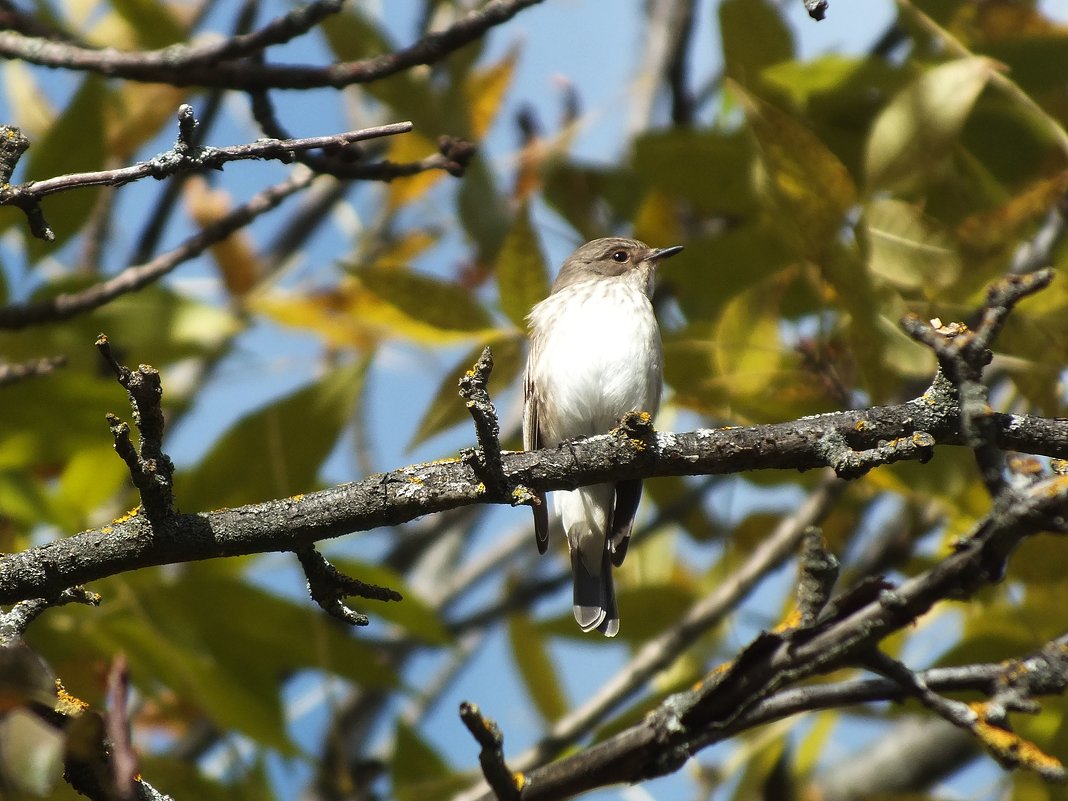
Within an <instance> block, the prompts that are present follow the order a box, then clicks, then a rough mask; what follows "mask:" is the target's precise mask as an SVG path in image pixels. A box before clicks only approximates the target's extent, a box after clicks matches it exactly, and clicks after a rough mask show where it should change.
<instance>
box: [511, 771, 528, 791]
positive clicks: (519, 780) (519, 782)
mask: <svg viewBox="0 0 1068 801" xmlns="http://www.w3.org/2000/svg"><path fill="white" fill-rule="evenodd" d="M512 781H513V782H515V789H517V790H522V789H523V788H524V787H526V786H527V776H526V774H525V773H523V772H522V771H516V772H515V773H513V774H512Z"/></svg>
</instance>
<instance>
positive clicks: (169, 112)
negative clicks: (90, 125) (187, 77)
mask: <svg viewBox="0 0 1068 801" xmlns="http://www.w3.org/2000/svg"><path fill="white" fill-rule="evenodd" d="M188 94H189V91H188V90H187V89H184V88H182V87H177V86H167V85H165V84H160V83H148V84H145V83H123V84H120V85H119V87H118V88H117V89H116V91H115V92H114V93H112V94H111V95H109V96H108V111H107V115H106V116H105V118H104V135H105V137H106V142H107V148H108V152H109V153H111V154H113V155H114V156H116V157H117V158H119V159H122V160H124V161H125V160H128V159H129V158H130V157H131V156H132V155H133V153H134V152H135V151H136V150H137V148H139V147H140V146H141V145H143V144H144V143H145V142H147V141H148V140H149V139H151V138H152V137H154V136H155V135H156V134H157V133H159V130H160V128H161V127H162V126H164V125H166V124H167V123H168V122H173V127H174V129H175V132H176V133H177V129H178V122H177V111H178V106H179V105H181V104H182V103H183V102H185V99H186V97H187V96H188Z"/></svg>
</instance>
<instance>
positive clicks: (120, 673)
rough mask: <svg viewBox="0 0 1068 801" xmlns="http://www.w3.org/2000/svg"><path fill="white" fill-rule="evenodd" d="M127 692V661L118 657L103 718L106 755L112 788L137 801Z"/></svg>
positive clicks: (113, 662) (112, 664)
mask: <svg viewBox="0 0 1068 801" xmlns="http://www.w3.org/2000/svg"><path fill="white" fill-rule="evenodd" d="M129 689H130V674H129V671H128V669H127V664H126V658H125V657H124V656H123V655H122V654H119V655H118V656H116V657H115V659H114V660H113V661H112V663H111V670H110V671H109V672H108V690H107V696H108V711H107V715H106V716H105V718H104V721H105V725H106V727H107V736H108V756H109V757H110V759H109V761H110V762H111V776H112V782H113V784H114V786H115V789H116V790H117V791H118V794H119V798H120V799H122V801H134V799H136V798H137V796H138V793H137V774H138V769H137V754H135V753H134V750H133V744H132V743H131V742H130V719H129V712H128V710H127V705H126V702H127V700H128V695H129Z"/></svg>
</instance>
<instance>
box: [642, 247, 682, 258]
mask: <svg viewBox="0 0 1068 801" xmlns="http://www.w3.org/2000/svg"><path fill="white" fill-rule="evenodd" d="M681 252H682V245H674V246H672V247H670V248H653V250H652V252H650V253H649V259H650V260H652V261H660V260H661V259H667V258H671V257H672V256H674V255H675V254H676V253H681Z"/></svg>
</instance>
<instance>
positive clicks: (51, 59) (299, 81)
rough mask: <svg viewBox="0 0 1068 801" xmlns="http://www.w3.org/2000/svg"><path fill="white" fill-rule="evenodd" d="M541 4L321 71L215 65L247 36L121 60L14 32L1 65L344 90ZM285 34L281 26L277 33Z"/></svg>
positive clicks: (496, 5)
mask: <svg viewBox="0 0 1068 801" xmlns="http://www.w3.org/2000/svg"><path fill="white" fill-rule="evenodd" d="M540 2H542V0H490V2H488V3H486V5H484V6H483V7H482V8H480V9H477V10H475V11H471V12H470V13H468V14H467V15H466V16H464V17H462V18H460V19H459V20H457V21H456V22H455V23H453V24H452V25H451V26H449V27H448V28H446V29H445V30H443V31H437V32H435V33H430V34H427V35H426V36H424V37H423V38H422V39H420V40H419V41H418V42H415V43H414V44H412V45H410V46H409V47H406V48H404V49H402V50H398V51H396V52H394V53H383V54H381V55H378V56H374V57H372V58H367V59H361V60H359V61H347V62H341V63H338V64H331V65H329V66H321V67H320V66H307V65H288V64H257V63H255V62H253V61H250V60H245V59H236V58H233V57H230V58H227V60H218V59H219V56H218V53H219V52H220V51H221V52H222V53H224V54H225V53H226V51H227V50H228V49H229V50H232V51H233V52H234V53H237V54H247V53H248V52H249V51H250V50H251V45H250V41H251V40H250V39H247V38H243V37H231V39H229V40H227V41H226V42H224V43H222V44H219V45H210V46H204V47H181V46H178V47H167V48H164V49H162V50H150V51H144V52H125V53H123V52H119V51H116V50H112V49H107V50H93V49H90V48H86V47H81V46H78V45H76V44H73V43H69V42H56V41H51V40H49V39H42V38H39V37H34V36H26V35H25V34H22V33H18V32H16V31H12V30H6V31H0V58H7V59H20V60H22V61H26V62H29V63H31V64H39V65H41V66H44V67H54V68H60V69H70V70H82V71H85V72H96V73H99V74H101V75H106V76H108V77H110V78H124V79H126V80H130V81H145V82H148V83H165V84H170V85H172V86H206V87H220V88H228V89H243V90H250V89H310V88H314V87H328V86H329V87H334V88H341V87H344V86H350V85H352V84H357V83H369V82H371V81H376V80H379V79H381V78H385V77H388V76H390V75H394V74H396V73H398V72H402V71H403V70H406V69H409V68H411V67H415V66H418V65H420V64H435V63H437V62H438V61H441V60H442V59H443V58H445V56H447V55H449V54H450V53H452V52H453V51H455V50H458V49H459V48H461V47H463V46H464V45H466V44H470V43H471V42H474V41H476V40H477V39H479V38H481V37H482V36H483V35H484V34H485V33H486V31H488V30H490V29H491V28H493V27H496V26H497V25H501V24H502V23H504V22H507V21H508V20H510V19H511V18H512V17H514V16H515V15H516V14H518V13H519V12H520V11H522V10H523V9H525V8H529V7H530V6H533V5H537V4H538V3H540ZM316 5H321V4H316ZM299 12H300V10H298V11H295V12H292V13H293V14H297V13H299ZM287 16H291V15H287ZM282 27H283V26H282V25H279V28H280V29H281V28H282ZM293 29H294V30H295V28H293ZM257 36H258V37H259V39H260V43H259V46H260V47H261V48H262V47H265V46H266V45H268V44H272V43H273V42H270V41H267V40H268V39H269V38H270V37H269V36H268V35H267V34H265V33H263V32H257V33H254V34H249V37H257ZM283 41H284V40H283Z"/></svg>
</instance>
